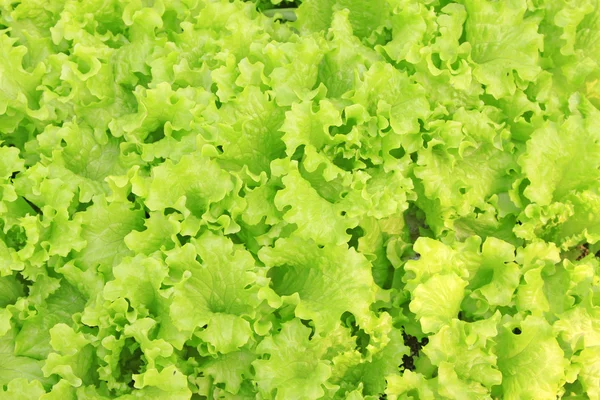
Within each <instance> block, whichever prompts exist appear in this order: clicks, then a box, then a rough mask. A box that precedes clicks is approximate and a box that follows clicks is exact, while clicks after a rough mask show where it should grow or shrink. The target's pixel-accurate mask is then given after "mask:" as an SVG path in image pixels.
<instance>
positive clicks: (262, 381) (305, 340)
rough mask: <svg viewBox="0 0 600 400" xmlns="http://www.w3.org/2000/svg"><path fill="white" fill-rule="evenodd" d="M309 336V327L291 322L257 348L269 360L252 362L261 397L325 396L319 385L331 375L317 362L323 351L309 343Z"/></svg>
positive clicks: (324, 365)
mask: <svg viewBox="0 0 600 400" xmlns="http://www.w3.org/2000/svg"><path fill="white" fill-rule="evenodd" d="M310 333H311V332H310V328H307V327H305V326H304V325H302V323H301V322H300V321H299V320H297V319H294V320H292V321H290V322H287V323H285V324H283V326H282V328H281V331H280V332H279V333H277V334H276V335H273V336H272V337H267V338H265V339H264V340H263V341H262V342H261V343H260V344H259V345H258V347H257V352H258V353H259V354H268V355H269V359H268V360H262V359H260V360H256V361H254V362H253V363H252V365H253V366H254V369H255V370H256V382H257V383H258V388H259V390H260V392H261V393H262V394H263V396H266V397H273V398H275V399H277V400H279V399H302V398H311V399H312V398H315V399H317V398H320V397H321V396H323V395H324V394H325V391H324V390H323V387H322V385H323V384H324V383H325V382H326V381H327V378H329V376H330V375H331V368H330V367H329V365H327V363H325V362H323V361H321V360H320V358H321V356H322V355H323V352H324V350H325V348H323V347H322V346H319V343H318V341H316V340H310V339H309V335H310ZM275 390H276V391H277V392H276V394H274V391H275Z"/></svg>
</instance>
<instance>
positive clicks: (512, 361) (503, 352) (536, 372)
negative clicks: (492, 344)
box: [496, 316, 567, 399]
mask: <svg viewBox="0 0 600 400" xmlns="http://www.w3.org/2000/svg"><path fill="white" fill-rule="evenodd" d="M516 328H518V330H516ZM497 343H498V344H497V348H496V353H497V355H498V369H499V370H500V371H501V372H502V393H503V394H504V396H505V398H507V399H520V398H523V397H536V398H540V399H554V398H556V396H557V395H558V393H559V388H560V387H561V386H562V384H563V383H564V381H565V368H566V366H567V360H566V359H565V358H564V354H563V351H562V349H561V348H560V346H559V344H558V342H557V341H556V339H555V338H554V334H553V333H552V327H551V326H550V325H549V324H548V322H546V321H545V320H544V319H541V318H538V317H532V316H529V317H527V318H525V320H523V322H521V323H520V325H519V326H518V327H514V326H510V325H509V326H503V327H502V328H501V329H500V332H499V335H498V339H497Z"/></svg>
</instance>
